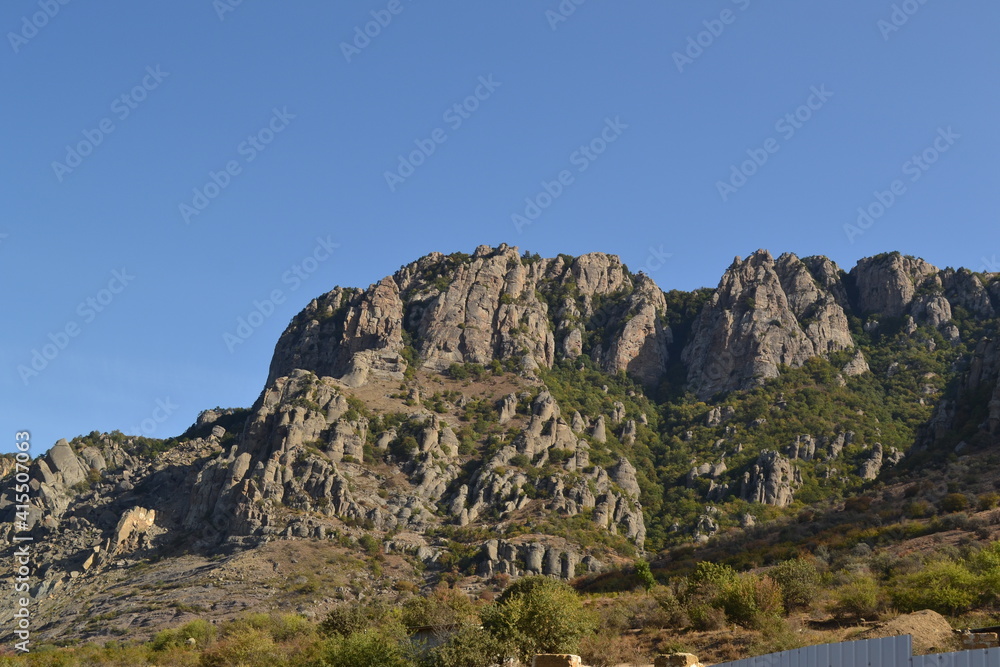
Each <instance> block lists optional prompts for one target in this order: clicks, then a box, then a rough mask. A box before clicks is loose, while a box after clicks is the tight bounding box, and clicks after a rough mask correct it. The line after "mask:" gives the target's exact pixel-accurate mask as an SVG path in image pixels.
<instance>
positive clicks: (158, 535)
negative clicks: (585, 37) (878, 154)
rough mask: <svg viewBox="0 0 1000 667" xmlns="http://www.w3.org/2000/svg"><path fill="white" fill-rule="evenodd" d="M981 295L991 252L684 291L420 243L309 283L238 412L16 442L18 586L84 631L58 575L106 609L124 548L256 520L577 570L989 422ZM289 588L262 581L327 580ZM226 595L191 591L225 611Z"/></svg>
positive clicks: (344, 542) (553, 263) (512, 572)
mask: <svg viewBox="0 0 1000 667" xmlns="http://www.w3.org/2000/svg"><path fill="white" fill-rule="evenodd" d="M998 308H1000V280H998V277H997V276H996V275H989V274H974V273H971V272H969V271H967V270H964V269H960V270H958V271H955V270H951V269H945V270H938V269H936V268H935V267H933V266H931V265H929V264H927V263H926V262H923V261H922V260H917V259H915V258H909V257H904V256H901V255H899V254H897V253H893V254H887V255H881V256H878V257H874V258H868V259H865V260H862V261H860V262H859V263H858V265H857V266H855V267H854V268H853V269H852V270H851V271H850V272H844V271H842V270H841V269H840V268H839V267H837V266H836V265H835V264H834V263H833V262H831V261H830V260H828V259H826V258H823V257H808V258H802V259H800V258H798V257H796V256H794V255H791V254H786V255H782V256H780V257H779V258H778V259H777V260H775V259H774V258H773V257H772V256H771V255H770V254H769V253H768V252H767V251H763V250H761V251H757V252H755V253H754V254H752V255H751V256H750V257H748V258H747V259H745V260H743V259H740V258H736V260H735V261H734V262H733V264H732V265H731V266H730V267H729V269H728V270H727V271H726V272H725V273H724V275H723V276H722V278H721V280H720V282H719V285H718V287H717V288H716V289H715V290H703V291H698V292H696V293H682V292H667V293H664V292H663V291H661V290H660V288H659V287H657V286H656V285H655V283H654V282H653V281H652V280H651V279H650V278H649V277H648V276H646V275H644V274H641V273H640V274H633V273H631V272H630V271H629V270H628V268H627V267H625V266H624V265H623V264H622V263H621V261H620V260H619V259H618V258H617V257H614V256H611V255H605V254H601V253H592V254H588V255H583V256H580V257H569V256H565V255H560V256H559V257H556V258H551V259H543V258H540V257H538V256H537V255H531V254H528V253H525V254H523V255H522V254H520V252H519V250H518V249H517V248H512V247H508V246H505V245H501V246H500V247H498V248H490V247H488V246H480V247H479V248H477V249H476V251H475V252H474V253H473V254H472V255H465V254H462V253H455V254H452V255H447V256H446V255H442V254H440V253H432V254H431V255H428V256H426V257H423V258H421V259H419V260H417V261H416V262H413V263H412V264H409V265H407V266H404V267H402V268H400V270H399V271H397V272H396V273H395V274H394V275H392V276H389V277H386V278H383V279H382V280H380V281H378V282H377V283H374V284H373V285H371V286H369V287H368V288H367V289H359V288H341V287H337V288H335V289H333V290H332V291H330V292H328V293H326V294H324V295H322V296H320V297H318V298H317V299H315V300H314V301H312V302H311V303H310V304H309V305H308V306H307V307H306V308H305V309H304V310H303V311H302V312H301V313H299V314H298V315H296V317H295V318H293V320H292V321H291V323H290V324H289V326H288V328H287V329H286V331H285V332H284V333H283V334H282V336H281V338H280V340H279V341H278V343H277V345H276V348H275V353H274V356H273V359H272V362H271V367H270V371H269V374H268V379H267V382H266V384H265V387H264V388H263V391H262V392H261V395H260V397H259V398H258V399H257V401H256V402H255V404H254V405H253V406H251V408H249V409H248V410H228V411H223V410H212V411H206V412H205V413H203V414H202V415H201V416H200V417H199V421H198V423H197V424H195V425H193V426H192V428H191V429H189V431H188V432H187V433H185V434H184V435H182V436H180V437H178V438H175V439H171V440H167V441H160V440H150V439H145V438H129V437H125V436H122V435H121V434H103V435H102V434H97V433H92V434H91V435H90V436H87V437H81V438H76V439H74V440H73V441H72V442H66V441H60V443H58V444H57V445H56V446H55V447H54V448H53V449H52V450H50V452H48V453H47V454H46V455H45V456H44V457H40V458H39V459H37V460H36V461H35V462H34V463H33V465H32V469H31V478H32V483H31V486H32V494H31V495H32V499H31V511H30V516H29V520H28V523H29V524H30V526H31V527H32V529H33V531H34V533H35V534H36V535H37V536H38V543H39V546H38V549H37V558H38V562H39V564H40V568H39V571H38V572H39V575H40V580H39V582H38V583H37V585H36V586H35V587H34V590H33V594H34V595H35V596H36V597H37V598H38V599H39V600H40V605H41V609H42V616H43V617H44V618H46V619H47V620H46V622H47V623H48V624H49V625H48V626H47V627H46V629H45V631H46V632H49V633H57V632H58V633H61V634H66V633H69V634H74V633H75V634H80V633H87V632H93V631H94V629H93V628H87V627H84V626H85V624H83V622H82V621H81V620H80V619H78V618H77V617H75V616H73V615H72V614H69V615H67V614H61V613H59V612H60V610H63V609H66V608H67V605H68V604H69V600H71V599H73V598H74V596H82V598H84V599H87V600H95V601H96V600H98V599H101V600H102V602H101V604H102V605H112V606H113V603H112V602H110V601H108V600H106V599H104V598H99V597H95V596H97V595H98V594H97V592H95V591H99V590H101V589H102V587H103V586H105V585H106V584H107V582H111V581H119V582H128V581H130V576H131V575H130V574H129V573H130V572H133V571H135V572H136V576H138V571H139V570H141V569H142V568H145V567H156V568H163V571H164V572H165V573H168V572H169V576H170V577H171V578H172V580H176V581H177V582H178V586H179V587H185V590H187V587H190V586H195V583H194V582H196V581H201V579H199V577H204V576H206V575H205V574H204V573H211V572H213V571H215V570H216V569H219V570H220V571H221V568H224V567H230V568H232V567H234V566H233V563H235V562H243V561H244V560H246V559H250V560H252V559H253V558H254V554H263V553H265V551H266V550H268V549H270V550H273V547H272V546H268V545H271V544H273V542H274V541H275V540H308V541H310V542H316V543H320V544H328V545H336V546H337V548H339V549H342V550H344V554H345V556H344V557H345V558H346V557H347V556H346V554H350V553H352V550H353V552H354V553H361V554H362V559H361V561H360V562H364V559H365V558H368V557H370V558H375V554H380V553H381V554H385V553H391V554H395V556H394V558H395V559H396V560H395V561H393V567H392V568H384V567H383V566H382V565H379V566H378V567H379V569H380V570H381V571H382V572H381V574H379V575H376V576H372V571H371V569H370V568H369V569H368V570H367V571H366V570H365V568H364V567H358V568H355V569H352V570H351V572H352V573H353V574H352V575H351V576H352V577H354V578H353V579H350V578H348V579H346V580H345V579H343V578H341V579H336V580H337V581H339V582H340V583H338V584H336V586H337V587H339V588H340V589H344V588H345V587H347V588H349V589H350V592H349V593H348V592H347V591H346V590H342V591H341V593H340V594H342V595H348V594H349V595H358V594H363V592H364V591H366V590H367V591H369V592H372V591H376V592H378V591H383V592H385V591H387V590H388V588H389V587H390V586H391V585H394V584H393V582H399V581H416V582H420V584H427V583H430V582H434V581H437V580H439V579H441V578H450V579H453V580H456V581H458V580H461V581H465V582H467V585H469V586H473V587H474V586H477V585H482V583H481V582H482V581H483V580H484V579H489V578H495V577H498V576H520V575H523V574H531V573H539V574H549V575H553V576H559V577H564V578H572V577H574V576H576V575H580V574H584V573H587V572H597V571H600V570H602V569H604V568H606V567H609V566H613V565H614V564H616V563H628V562H631V561H632V559H634V558H635V557H637V556H638V555H640V554H647V555H653V554H655V553H656V552H657V551H659V550H661V549H664V548H667V547H671V546H683V545H690V544H697V543H703V542H706V541H709V540H710V538H711V537H712V536H713V535H716V534H718V533H720V532H723V533H726V532H728V531H731V530H748V529H750V528H751V527H752V526H754V525H757V526H760V525H762V524H765V523H768V522H770V521H773V520H777V519H779V518H780V517H783V516H789V515H791V514H793V513H795V512H798V511H800V510H802V509H803V508H804V507H806V506H815V507H816V508H830V507H836V506H837V504H838V503H842V502H843V501H844V500H850V499H851V498H852V497H855V496H857V495H859V494H862V493H865V491H866V489H868V488H870V487H871V485H872V484H878V483H879V480H880V479H885V478H886V477H887V476H889V475H893V474H896V475H900V474H910V473H909V472H907V471H908V470H910V469H909V468H907V465H908V463H907V461H908V460H909V459H912V460H914V461H916V462H919V461H926V460H936V459H937V458H940V457H941V456H945V455H946V454H947V453H954V452H956V451H957V453H959V454H961V453H963V452H965V453H966V454H967V453H969V452H973V451H977V450H978V449H981V448H983V447H988V446H991V445H993V444H995V443H996V440H997V435H998V428H1000V360H998V356H1000V355H998V352H997V347H996V343H995V340H996V330H997V324H998V321H997V312H998V310H997V309H998ZM894 471H895V472H894ZM14 504H15V503H14V502H13V499H12V498H11V496H10V495H9V493H8V494H7V495H5V496H3V497H2V498H0V515H2V516H0V518H3V519H5V523H4V528H3V531H4V534H3V535H2V536H3V537H4V538H7V539H8V540H9V537H10V531H11V523H10V521H9V519H12V518H13V516H12V515H13V512H14ZM379 544H383V545H384V547H383V548H382V549H379V548H378V545H379ZM373 545H374V546H373ZM369 552H370V553H369ZM364 554H368V556H365V555H364ZM179 559H188V560H185V561H183V562H187V563H189V564H190V563H193V562H197V563H199V564H198V566H197V570H196V571H198V572H202V574H199V575H197V576H196V575H195V574H193V573H192V574H191V576H189V577H185V576H184V575H183V573H179V572H177V571H176V569H174V570H171V567H174V566H173V565H171V564H176V563H180V562H182V560H179ZM192 559H193V560H192ZM213 559H215V560H213ZM352 562H354V561H352ZM372 562H373V563H374V562H382V561H378V560H377V559H376V560H375V561H372ZM213 563H217V564H218V565H213ZM372 567H374V566H372ZM320 569H321V570H322V567H321V568H320ZM158 571H159V570H158ZM241 571H246V572H247V574H246V575H244V576H247V577H249V578H250V579H253V576H254V575H253V571H254V568H253V567H249V569H247V570H241ZM164 576H167V574H164ZM207 576H215V575H210V574H209V575H207ZM300 576H305V577H306V580H307V581H306V584H300V585H302V586H306V588H308V587H309V586H308V585H307V584H308V581H309V578H308V576H307V575H306V574H301V575H299V574H296V575H295V577H296V578H298V577H300ZM261 581H263V579H262V580H261ZM332 581H334V579H330V580H329V581H327V580H325V579H324V580H323V581H321V582H320V583H318V584H317V586H320V585H322V586H328V585H333V584H332V583H330V582H332ZM476 582H479V583H476ZM258 583H259V582H258ZM108 585H109V584H108ZM248 585H249V582H248ZM275 585H276V584H275V583H274V582H270V583H268V584H267V586H270V587H273V586H275ZM295 586H296V584H289V588H288V589H287V590H276V591H275V592H274V595H273V596H272V597H270V598H268V599H270V600H272V603H275V602H274V601H275V600H279V599H280V600H284V602H282V603H283V604H285V603H288V600H298V602H296V604H303V605H305V607H304V608H309V609H320V608H323V607H324V605H327V606H328V605H329V604H331V603H332V600H331V599H330V598H329V597H327V598H326V599H324V600H322V601H318V600H314V599H313V600H306V599H299V598H296V595H298V593H296V590H297V589H296V588H295ZM250 588H251V589H252V588H253V587H252V586H250ZM279 588H280V587H279ZM257 592H259V590H258V591H257ZM192 595H194V594H193V593H192ZM247 595H248V596H249V595H250V593H249V592H248V593H247ZM305 595H308V593H306V594H305ZM251 597H252V596H251ZM265 597H266V596H265ZM224 598H225V596H224V595H221V593H218V594H216V593H212V592H211V591H209V592H208V593H205V592H204V591H202V592H201V593H199V594H198V595H197V596H194V597H192V600H194V599H197V600H198V601H197V602H192V603H191V604H197V605H199V606H201V607H205V608H206V609H211V610H212V611H213V613H214V612H216V611H217V612H218V613H219V614H223V615H224V614H226V613H229V612H230V611H231V609H232V608H231V606H229V605H227V604H226V603H225V599H224ZM248 599H251V598H248ZM253 599H257V598H253ZM248 604H250V603H249V602H248ZM254 604H262V603H261V602H260V601H259V600H258V602H257V603H254ZM109 608H110V607H109ZM106 613H111V612H110V611H109V612H106ZM0 620H2V619H0Z"/></svg>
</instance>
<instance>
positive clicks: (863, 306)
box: [851, 252, 937, 317]
mask: <svg viewBox="0 0 1000 667" xmlns="http://www.w3.org/2000/svg"><path fill="white" fill-rule="evenodd" d="M936 273H937V268H935V267H934V266H932V265H930V264H928V263H927V262H925V261H924V260H922V259H917V258H915V257H909V256H906V255H901V254H900V253H898V252H894V253H888V254H885V255H877V256H875V257H868V258H865V259H862V260H860V261H859V262H858V263H857V265H856V266H855V267H854V268H853V269H852V270H851V279H852V280H853V283H854V285H855V287H856V289H857V294H858V296H857V298H858V306H859V309H860V311H861V313H863V314H864V313H875V314H878V315H884V316H886V317H898V316H900V315H903V314H904V313H905V312H906V311H907V310H908V309H909V307H910V304H911V303H912V302H913V297H914V295H915V294H916V291H917V286H918V285H920V284H921V283H922V282H923V281H924V280H925V279H926V278H928V277H929V276H933V275H934V274H936Z"/></svg>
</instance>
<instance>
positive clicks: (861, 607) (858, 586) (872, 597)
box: [830, 575, 885, 619]
mask: <svg viewBox="0 0 1000 667" xmlns="http://www.w3.org/2000/svg"><path fill="white" fill-rule="evenodd" d="M884 601H885V595H884V593H883V591H882V589H881V587H880V586H879V585H878V582H877V581H875V580H874V579H873V578H872V577H870V576H867V575H858V576H855V577H854V578H852V579H851V580H850V581H848V582H847V583H845V584H843V585H841V586H839V587H838V588H837V589H836V590H834V602H833V604H832V605H831V607H830V611H831V612H832V613H833V615H834V616H836V617H837V618H838V619H847V618H852V619H860V618H867V619H873V618H876V617H877V616H878V614H879V612H881V611H882V608H883V607H884Z"/></svg>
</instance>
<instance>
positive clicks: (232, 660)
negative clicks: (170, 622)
mask: <svg viewBox="0 0 1000 667" xmlns="http://www.w3.org/2000/svg"><path fill="white" fill-rule="evenodd" d="M200 664H201V667H233V666H234V665H240V666H241V667H280V666H281V665H286V664H288V663H287V661H286V660H285V656H284V655H283V654H282V652H281V651H280V649H279V648H278V647H277V646H276V645H275V643H274V639H272V638H271V635H270V634H269V633H267V632H265V631H263V630H257V629H256V628H244V629H242V630H237V631H236V632H234V633H232V634H231V635H229V637H227V638H226V639H223V640H222V641H220V642H219V643H217V644H216V645H215V646H213V647H212V648H210V649H208V650H207V651H205V652H204V653H202V654H201V663H200Z"/></svg>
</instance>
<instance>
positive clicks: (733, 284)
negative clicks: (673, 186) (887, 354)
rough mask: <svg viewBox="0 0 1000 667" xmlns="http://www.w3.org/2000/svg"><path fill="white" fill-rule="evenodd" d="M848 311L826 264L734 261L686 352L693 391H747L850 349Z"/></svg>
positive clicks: (759, 256)
mask: <svg viewBox="0 0 1000 667" xmlns="http://www.w3.org/2000/svg"><path fill="white" fill-rule="evenodd" d="M845 306H846V290H845V289H844V286H843V284H842V282H841V277H840V271H839V269H838V268H837V266H836V265H835V264H834V263H833V262H831V261H830V260H828V259H826V258H807V259H806V260H800V259H799V258H798V257H796V256H795V255H790V254H786V255H782V256H781V257H779V258H778V260H777V261H775V260H774V259H773V258H772V257H771V254H770V253H768V252H767V251H766V250H758V251H757V252H756V253H754V254H753V255H751V256H750V257H748V258H747V259H746V260H741V259H740V258H736V260H735V261H734V262H733V264H732V266H730V267H729V269H728V270H727V271H726V273H725V274H724V275H723V276H722V280H721V281H720V282H719V286H718V288H717V289H716V290H715V293H714V294H713V295H712V298H711V300H710V301H709V302H708V303H707V304H706V305H705V307H704V309H703V310H702V311H701V314H700V315H699V317H698V319H697V320H696V321H695V323H694V327H693V328H692V331H691V337H690V339H689V342H688V344H687V345H686V346H685V348H684V351H683V353H682V359H683V360H684V362H685V363H686V364H687V367H688V376H687V377H688V383H689V385H690V387H691V389H692V390H694V391H695V393H696V394H697V395H698V396H700V397H703V398H708V397H710V396H713V395H714V394H716V393H719V392H724V391H731V390H733V389H745V388H748V387H751V386H754V385H755V384H757V383H759V382H761V381H762V380H763V379H766V378H771V377H777V375H778V367H779V365H782V364H784V365H788V366H793V367H794V366H800V365H802V364H803V363H804V362H805V361H806V360H807V359H809V358H810V357H815V356H823V355H827V354H829V353H831V352H836V351H837V350H843V349H847V348H850V347H853V345H854V343H853V340H852V338H851V333H850V329H849V327H848V322H847V317H846V314H845V312H844V307H845Z"/></svg>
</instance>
